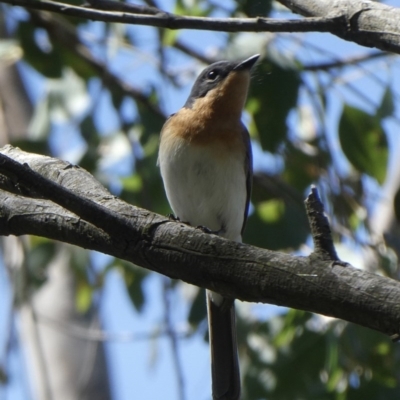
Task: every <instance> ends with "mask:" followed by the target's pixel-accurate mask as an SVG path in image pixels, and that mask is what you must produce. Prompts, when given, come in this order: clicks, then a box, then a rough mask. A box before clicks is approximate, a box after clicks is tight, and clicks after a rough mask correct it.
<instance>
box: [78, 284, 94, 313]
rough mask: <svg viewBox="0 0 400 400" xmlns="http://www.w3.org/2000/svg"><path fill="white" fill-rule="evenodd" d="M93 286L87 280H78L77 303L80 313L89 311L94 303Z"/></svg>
mask: <svg viewBox="0 0 400 400" xmlns="http://www.w3.org/2000/svg"><path fill="white" fill-rule="evenodd" d="M92 298H93V288H92V287H91V286H90V285H89V283H88V282H87V281H84V280H82V279H80V280H78V283H77V286H76V296H75V305H76V309H77V311H78V312H79V313H81V314H84V313H86V312H88V311H89V309H90V306H91V305H92Z"/></svg>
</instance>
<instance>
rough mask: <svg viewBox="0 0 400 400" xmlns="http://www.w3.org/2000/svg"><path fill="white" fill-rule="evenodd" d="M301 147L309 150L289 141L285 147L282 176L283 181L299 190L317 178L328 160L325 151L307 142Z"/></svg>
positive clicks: (302, 189)
mask: <svg viewBox="0 0 400 400" xmlns="http://www.w3.org/2000/svg"><path fill="white" fill-rule="evenodd" d="M303 147H308V148H310V150H311V151H309V152H308V153H307V152H306V151H307V149H303V148H300V147H296V146H294V145H293V144H291V143H290V142H288V143H287V144H286V148H285V161H286V167H285V171H284V173H283V176H284V178H285V181H286V182H287V183H288V184H289V185H291V186H292V187H295V188H296V189H297V190H298V191H299V192H303V191H304V189H306V188H307V187H308V186H309V185H310V184H312V183H314V182H316V181H317V180H318V179H319V177H320V175H321V171H323V170H324V167H326V165H327V164H328V162H329V160H330V158H329V155H328V154H327V153H325V152H323V151H320V150H317V148H314V147H312V146H311V145H309V144H304V146H303Z"/></svg>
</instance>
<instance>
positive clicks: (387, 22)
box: [278, 0, 400, 53]
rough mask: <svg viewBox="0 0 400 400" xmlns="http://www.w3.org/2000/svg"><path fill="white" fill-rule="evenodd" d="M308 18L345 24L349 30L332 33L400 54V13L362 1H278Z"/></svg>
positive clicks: (374, 3)
mask: <svg viewBox="0 0 400 400" xmlns="http://www.w3.org/2000/svg"><path fill="white" fill-rule="evenodd" d="M278 1H279V2H280V3H282V4H283V5H285V6H286V7H288V8H289V9H291V10H292V11H293V12H295V13H297V14H300V15H303V16H305V17H308V18H309V17H313V18H316V17H325V18H335V17H339V16H341V17H342V18H344V19H345V20H346V23H347V29H345V30H341V31H339V30H338V31H336V32H333V31H332V33H334V34H335V35H337V36H339V37H341V38H342V39H345V40H349V41H352V42H356V43H358V44H360V45H362V46H366V47H377V48H379V49H381V50H385V51H392V52H394V53H400V24H399V20H400V9H399V8H394V7H390V6H387V5H385V4H381V3H379V2H376V1H363V0H278Z"/></svg>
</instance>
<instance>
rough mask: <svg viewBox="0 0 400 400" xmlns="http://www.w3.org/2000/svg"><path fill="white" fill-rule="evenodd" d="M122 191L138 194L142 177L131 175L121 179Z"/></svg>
mask: <svg viewBox="0 0 400 400" xmlns="http://www.w3.org/2000/svg"><path fill="white" fill-rule="evenodd" d="M121 183H122V186H123V188H124V190H126V191H129V192H133V193H139V192H140V191H141V190H142V189H143V181H142V177H141V176H140V175H139V174H133V175H131V176H129V177H126V178H122V179H121Z"/></svg>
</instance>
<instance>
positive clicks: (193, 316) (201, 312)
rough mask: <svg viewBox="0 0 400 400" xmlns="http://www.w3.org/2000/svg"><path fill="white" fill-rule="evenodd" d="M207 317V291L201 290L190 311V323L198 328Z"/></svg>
mask: <svg viewBox="0 0 400 400" xmlns="http://www.w3.org/2000/svg"><path fill="white" fill-rule="evenodd" d="M206 317H207V306H206V297H205V290H204V289H199V290H198V291H197V294H196V297H195V298H194V300H193V302H192V305H191V307H190V311H189V317H188V321H189V323H190V324H191V325H192V326H195V327H196V326H197V325H199V324H200V322H201V321H204V319H205V318H206Z"/></svg>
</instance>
